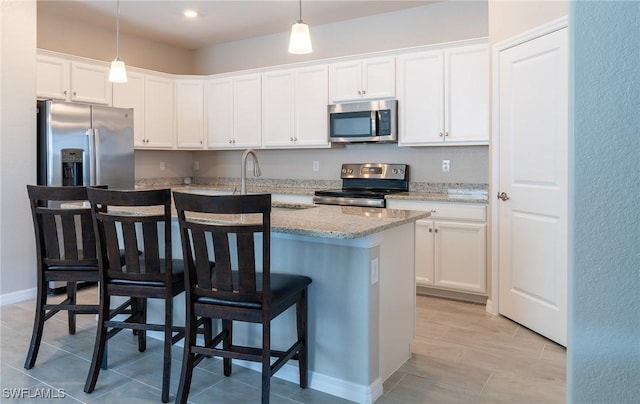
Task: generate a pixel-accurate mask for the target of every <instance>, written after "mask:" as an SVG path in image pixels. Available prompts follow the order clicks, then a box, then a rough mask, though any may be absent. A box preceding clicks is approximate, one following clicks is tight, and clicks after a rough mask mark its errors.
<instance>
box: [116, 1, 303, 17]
mask: <svg viewBox="0 0 640 404" xmlns="http://www.w3.org/2000/svg"><path fill="white" fill-rule="evenodd" d="M118 1H119V0H118ZM299 4H300V7H299V10H300V18H299V19H298V22H302V0H299Z"/></svg>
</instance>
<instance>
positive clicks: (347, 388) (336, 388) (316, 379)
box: [233, 360, 382, 404]
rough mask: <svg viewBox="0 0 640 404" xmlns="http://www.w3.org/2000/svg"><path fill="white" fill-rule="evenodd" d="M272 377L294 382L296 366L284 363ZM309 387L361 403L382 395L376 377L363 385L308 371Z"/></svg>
mask: <svg viewBox="0 0 640 404" xmlns="http://www.w3.org/2000/svg"><path fill="white" fill-rule="evenodd" d="M233 363H234V364H238V365H240V366H243V367H246V368H249V369H251V370H255V371H258V372H260V371H261V369H262V366H261V365H260V363H258V362H249V361H242V360H234V361H233ZM273 377H277V378H279V379H282V380H286V381H289V382H292V383H296V384H298V383H299V382H300V378H299V374H298V367H297V366H293V365H291V364H285V365H284V366H283V367H282V368H280V369H279V370H278V372H276V374H274V375H273ZM309 387H310V388H312V389H314V390H318V391H321V392H323V393H327V394H331V395H332V396H337V397H340V398H344V399H346V400H351V401H355V402H357V403H363V404H371V403H373V402H374V401H376V400H377V399H378V398H379V397H381V396H382V380H381V379H380V378H377V379H376V380H375V381H374V382H373V383H371V384H370V385H369V386H365V385H362V384H356V383H352V382H348V381H345V380H341V379H336V378H335V377H331V376H327V375H324V374H322V373H317V372H313V371H309Z"/></svg>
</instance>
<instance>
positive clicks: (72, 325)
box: [24, 185, 99, 369]
mask: <svg viewBox="0 0 640 404" xmlns="http://www.w3.org/2000/svg"><path fill="white" fill-rule="evenodd" d="M27 193H28V195H29V202H30V205H31V215H32V217H33V227H34V231H35V237H36V253H37V264H38V281H37V296H36V314H35V320H34V323H33V332H32V334H31V343H30V344H29V352H28V354H27V359H26V361H25V363H24V367H25V368H27V369H31V368H32V367H33V365H34V364H35V362H36V358H37V356H38V351H39V349H40V342H41V340H42V332H43V329H44V323H45V321H47V320H48V319H50V318H51V317H53V316H54V315H55V314H56V313H58V312H60V311H67V314H68V321H69V334H75V333H76V314H97V313H98V305H97V304H77V303H76V291H77V284H78V282H98V279H99V275H98V258H97V255H96V240H95V233H94V231H93V224H92V222H91V211H90V210H89V209H87V208H86V207H85V208H83V207H82V202H84V201H86V200H87V189H86V187H70V186H67V187H48V186H39V185H27ZM64 202H68V203H69V204H72V203H75V204H77V205H78V206H77V208H75V207H73V206H66V207H62V206H61V203H64ZM50 281H61V282H66V289H67V297H66V299H64V301H62V302H60V303H58V304H50V303H48V302H47V285H48V283H49V282H50Z"/></svg>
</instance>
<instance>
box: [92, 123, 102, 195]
mask: <svg viewBox="0 0 640 404" xmlns="http://www.w3.org/2000/svg"><path fill="white" fill-rule="evenodd" d="M93 134H94V135H93V148H94V151H95V160H93V161H94V163H95V167H96V169H95V177H93V183H92V184H91V185H100V184H98V180H99V179H100V178H102V176H101V175H100V131H99V130H98V129H97V128H96V129H94V130H93Z"/></svg>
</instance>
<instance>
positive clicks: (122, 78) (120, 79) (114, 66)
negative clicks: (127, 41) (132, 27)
mask: <svg viewBox="0 0 640 404" xmlns="http://www.w3.org/2000/svg"><path fill="white" fill-rule="evenodd" d="M116 4H117V6H116V7H117V10H116V58H115V60H114V61H113V62H111V70H110V71H109V81H110V82H112V83H126V82H127V69H126V68H125V66H124V62H123V61H122V60H120V0H117V2H116Z"/></svg>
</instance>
